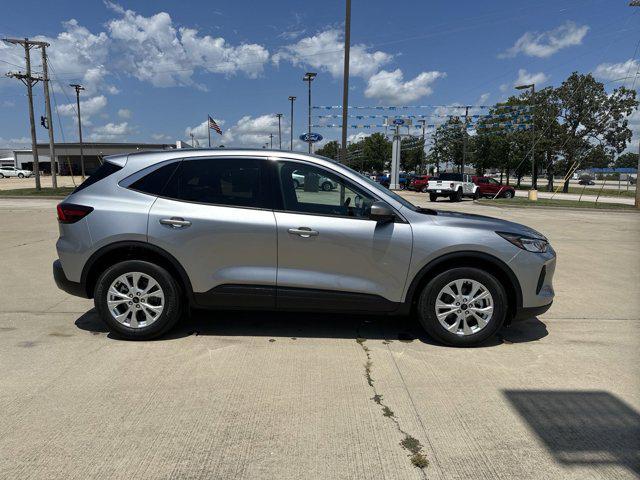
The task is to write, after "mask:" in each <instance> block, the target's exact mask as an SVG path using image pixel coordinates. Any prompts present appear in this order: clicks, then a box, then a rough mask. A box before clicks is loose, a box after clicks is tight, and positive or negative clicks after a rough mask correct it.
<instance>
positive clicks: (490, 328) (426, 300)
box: [418, 267, 508, 347]
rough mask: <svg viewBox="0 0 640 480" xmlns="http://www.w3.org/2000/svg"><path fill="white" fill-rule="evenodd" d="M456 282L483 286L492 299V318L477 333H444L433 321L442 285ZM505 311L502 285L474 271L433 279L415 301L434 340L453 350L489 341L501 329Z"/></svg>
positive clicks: (454, 271)
mask: <svg viewBox="0 0 640 480" xmlns="http://www.w3.org/2000/svg"><path fill="white" fill-rule="evenodd" d="M458 279H470V280H475V281H478V282H480V283H481V284H482V285H484V286H485V287H486V288H487V290H488V291H489V293H491V296H492V297H493V314H492V316H491V319H490V320H489V322H488V323H487V325H486V326H485V327H484V328H482V329H481V330H479V331H478V332H477V333H474V334H471V335H467V336H461V335H458V334H455V333H452V332H449V331H447V330H446V329H445V328H444V327H443V326H442V325H441V324H440V322H439V321H438V318H437V317H436V308H435V304H436V300H437V296H438V293H440V290H442V289H443V288H444V287H445V285H447V284H449V283H450V282H452V281H454V280H458ZM507 310H508V304H507V295H506V293H505V291H504V287H503V286H502V284H501V283H500V282H499V281H498V280H497V279H496V278H495V277H494V276H493V275H491V274H490V273H487V272H485V271H484V270H479V269H477V268H467V267H460V268H452V269H450V270H447V271H445V272H443V273H441V274H439V275H437V276H436V277H435V278H433V279H432V280H431V281H430V282H429V283H428V284H427V285H426V286H425V287H424V289H423V290H422V292H421V293H420V297H419V299H418V319H419V321H420V323H421V324H422V326H423V327H424V329H425V330H426V332H427V333H428V334H429V335H430V336H431V337H433V338H434V339H436V340H438V341H440V342H442V343H445V344H447V345H451V346H455V347H471V346H474V345H478V344H479V343H482V342H484V341H485V340H487V339H489V338H490V337H492V336H493V335H494V334H495V333H496V332H497V331H498V330H499V329H500V328H501V327H502V325H503V323H504V320H505V317H506V313H507Z"/></svg>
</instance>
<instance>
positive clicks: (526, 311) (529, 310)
mask: <svg viewBox="0 0 640 480" xmlns="http://www.w3.org/2000/svg"><path fill="white" fill-rule="evenodd" d="M551 305H553V302H551V303H549V304H547V305H542V306H540V307H526V308H521V309H519V310H518V311H517V312H516V314H515V315H514V316H513V318H512V319H511V321H512V322H519V321H522V320H527V319H529V318H533V317H537V316H538V315H542V314H543V313H545V312H546V311H547V310H549V309H550V308H551Z"/></svg>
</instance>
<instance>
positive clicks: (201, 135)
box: [184, 113, 306, 149]
mask: <svg viewBox="0 0 640 480" xmlns="http://www.w3.org/2000/svg"><path fill="white" fill-rule="evenodd" d="M215 121H216V123H217V124H218V125H220V127H222V126H223V125H224V123H225V122H224V121H223V120H218V119H217V118H216V119H215ZM222 131H223V135H222V136H220V135H218V134H217V133H215V132H214V131H211V144H212V145H221V144H222V145H225V146H226V147H253V148H260V147H262V146H264V145H265V144H268V143H269V134H273V147H274V148H278V119H277V117H276V115H275V113H271V114H266V115H259V116H257V117H252V116H251V115H245V116H243V117H242V118H240V120H238V121H237V122H236V123H235V124H234V125H231V126H230V127H229V128H224V127H222ZM190 133H193V136H194V137H195V139H196V140H198V142H199V144H200V145H201V146H206V145H207V142H208V137H207V122H206V121H205V122H202V123H201V124H199V125H196V126H195V127H187V128H185V130H184V138H185V139H186V140H189V141H190V135H189V134H190ZM304 145H305V146H306V144H304ZM288 146H289V125H288V122H286V121H283V122H282V147H283V148H287V147H288ZM294 146H296V148H297V149H298V147H300V145H299V142H297V141H296V140H295V139H294Z"/></svg>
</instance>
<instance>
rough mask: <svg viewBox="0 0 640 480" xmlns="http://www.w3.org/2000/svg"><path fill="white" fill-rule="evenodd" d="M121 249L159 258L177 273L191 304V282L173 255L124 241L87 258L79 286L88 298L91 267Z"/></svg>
mask: <svg viewBox="0 0 640 480" xmlns="http://www.w3.org/2000/svg"><path fill="white" fill-rule="evenodd" d="M121 249H122V250H124V249H139V250H146V251H148V252H151V253H152V254H154V255H159V256H161V257H162V258H163V259H164V260H166V261H167V262H168V263H169V264H170V265H171V267H172V268H173V269H174V270H175V271H176V272H177V273H178V275H179V277H180V278H177V279H176V280H178V281H179V282H180V284H181V285H182V286H183V287H184V289H185V290H186V291H185V292H184V294H185V295H186V297H187V299H188V300H189V303H193V288H192V286H191V280H190V279H189V276H188V275H187V272H186V270H185V269H184V268H183V267H182V265H180V262H178V260H176V258H175V257H174V256H173V255H171V254H170V253H169V252H167V251H166V250H164V249H163V248H160V247H158V246H156V245H153V244H150V243H145V242H139V241H135V240H124V241H119V242H114V243H110V244H109V245H105V246H104V247H102V248H100V249H98V250H96V251H95V252H94V253H93V254H92V255H91V256H90V257H89V259H88V260H87V262H86V263H85V265H84V267H83V269H82V274H81V275H80V284H81V285H82V286H83V288H85V289H86V290H87V295H89V298H92V297H93V291H91V292H90V291H89V285H88V281H89V279H90V274H91V273H93V272H92V269H93V267H94V266H95V265H96V264H97V263H98V262H99V261H100V260H102V259H104V258H105V255H108V254H109V253H111V252H113V251H115V250H121Z"/></svg>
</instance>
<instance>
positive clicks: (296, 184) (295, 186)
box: [293, 180, 300, 190]
mask: <svg viewBox="0 0 640 480" xmlns="http://www.w3.org/2000/svg"><path fill="white" fill-rule="evenodd" d="M293 188H294V190H297V189H299V188H300V182H299V181H298V180H294V181H293Z"/></svg>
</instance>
